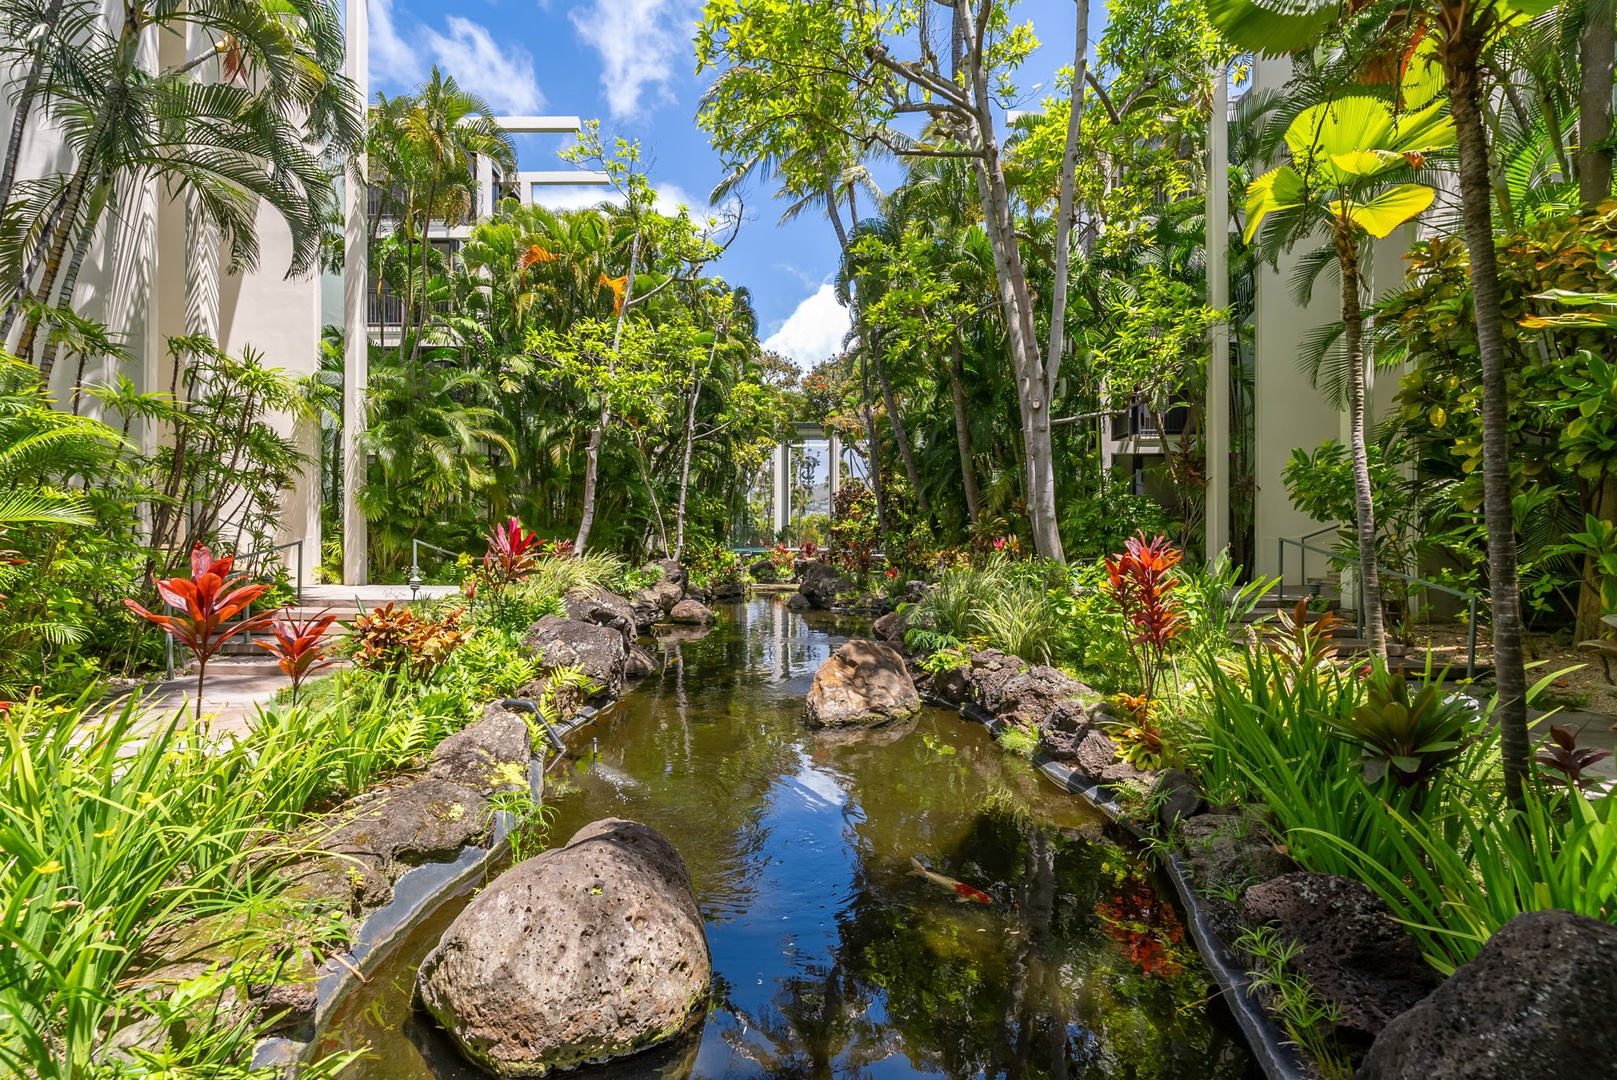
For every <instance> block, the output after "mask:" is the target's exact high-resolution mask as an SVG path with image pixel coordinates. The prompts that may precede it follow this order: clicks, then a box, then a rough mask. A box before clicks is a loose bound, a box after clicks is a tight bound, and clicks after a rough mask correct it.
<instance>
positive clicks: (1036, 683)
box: [993, 666, 1100, 730]
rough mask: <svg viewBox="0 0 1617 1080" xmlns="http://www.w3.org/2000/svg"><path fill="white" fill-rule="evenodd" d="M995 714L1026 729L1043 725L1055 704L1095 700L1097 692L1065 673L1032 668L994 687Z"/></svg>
mask: <svg viewBox="0 0 1617 1080" xmlns="http://www.w3.org/2000/svg"><path fill="white" fill-rule="evenodd" d="M995 696H996V698H997V699H998V700H997V704H995V705H994V706H993V709H994V713H995V715H997V716H999V717H1001V718H1003V719H1005V720H1007V721H1009V722H1010V723H1013V724H1019V725H1020V726H1022V727H1025V728H1029V729H1035V730H1036V729H1039V728H1042V727H1044V726H1045V721H1046V720H1047V719H1048V718H1049V716H1050V714H1052V713H1054V712H1055V711H1056V707H1057V706H1059V705H1061V704H1062V703H1063V702H1067V701H1080V702H1081V701H1084V700H1089V701H1097V700H1099V697H1100V695H1098V694H1096V693H1095V691H1093V690H1091V689H1090V688H1089V687H1087V686H1085V685H1084V684H1083V683H1081V682H1079V681H1078V680H1077V679H1074V678H1073V677H1072V676H1070V675H1068V674H1066V673H1065V672H1062V671H1058V670H1057V669H1056V668H1053V667H1045V666H1040V667H1035V668H1030V669H1028V670H1027V671H1023V672H1019V673H1017V674H1014V675H1012V676H1010V678H1008V679H1006V680H1005V681H1004V682H1002V683H1000V684H999V686H998V692H997V693H996V695H995Z"/></svg>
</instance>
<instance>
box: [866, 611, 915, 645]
mask: <svg viewBox="0 0 1617 1080" xmlns="http://www.w3.org/2000/svg"><path fill="white" fill-rule="evenodd" d="M909 628H910V621H909V620H908V619H906V618H905V617H904V616H902V615H900V614H899V613H898V612H896V611H889V612H888V613H887V614H886V615H883V616H882V617H881V618H879V619H877V620H876V622H875V625H874V626H873V627H872V628H871V629H873V630H874V631H875V633H876V638H877V639H878V640H880V641H885V642H888V643H890V644H893V645H899V646H902V645H903V644H904V633H905V631H907V630H908V629H909Z"/></svg>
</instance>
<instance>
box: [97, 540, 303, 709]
mask: <svg viewBox="0 0 1617 1080" xmlns="http://www.w3.org/2000/svg"><path fill="white" fill-rule="evenodd" d="M234 563H235V556H234V555H226V556H225V557H224V558H222V559H215V558H214V557H213V552H212V551H210V550H208V548H207V546H206V545H204V544H198V545H196V547H194V548H192V549H191V577H190V579H189V580H187V579H185V578H182V577H172V578H157V579H154V580H153V584H154V585H156V586H157V594H158V595H159V596H161V597H162V598H163V603H165V604H167V605H168V606H169V607H171V608H173V609H175V610H176V611H178V612H179V613H180V614H178V615H158V614H156V613H154V612H151V611H148V610H146V608H144V607H142V606H141V605H140V604H139V603H138V602H136V601H135V600H134V599H132V598H129V597H125V598H124V606H125V607H127V608H128V609H129V610H130V611H132V612H134V613H135V614H136V615H139V616H140V617H141V618H143V619H145V620H146V621H148V622H150V623H152V624H154V625H156V626H159V627H162V629H163V630H164V632H166V633H167V634H168V635H169V637H171V638H173V639H174V640H175V641H178V642H179V643H180V644H181V645H183V646H185V648H187V649H188V650H190V652H191V655H192V656H194V657H196V662H197V718H198V719H199V720H200V719H201V717H202V687H203V680H204V679H205V678H206V676H207V672H208V661H209V660H211V659H212V658H213V657H214V656H215V655H217V654H218V652H219V650H220V649H221V648H223V647H224V644H225V642H227V641H229V640H230V639H231V638H233V637H235V636H236V635H238V634H250V633H252V632H253V631H255V630H262V629H263V628H264V627H265V626H267V625H268V624H269V623H270V621H271V620H272V619H273V618H274V615H273V613H270V612H266V613H264V614H262V615H255V616H253V617H252V618H249V619H242V620H241V621H240V622H237V623H234V624H232V623H231V622H230V620H231V619H234V618H235V617H236V616H237V615H240V614H241V613H242V612H244V611H246V610H247V609H248V608H249V607H251V606H252V604H253V601H255V600H257V599H258V598H259V597H261V596H263V595H264V593H265V592H266V591H268V589H269V586H268V585H266V584H252V585H246V584H243V582H245V581H246V580H247V575H246V574H237V575H236V576H235V577H231V576H230V568H231V566H232V565H233V564H234Z"/></svg>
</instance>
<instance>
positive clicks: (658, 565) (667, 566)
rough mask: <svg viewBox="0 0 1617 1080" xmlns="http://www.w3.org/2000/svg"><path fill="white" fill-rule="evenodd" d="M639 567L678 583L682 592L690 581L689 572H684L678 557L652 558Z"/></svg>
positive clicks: (665, 579)
mask: <svg viewBox="0 0 1617 1080" xmlns="http://www.w3.org/2000/svg"><path fill="white" fill-rule="evenodd" d="M640 569H642V570H645V571H647V572H652V573H658V574H661V575H662V579H663V580H664V581H671V582H673V583H674V584H675V585H678V586H679V588H680V590H681V591H682V592H683V591H684V589H685V588H686V587H688V586H689V585H690V583H691V578H690V574H688V573H687V572H686V570H685V567H684V564H682V563H681V562H680V561H679V560H678V559H653V560H652V561H651V562H648V563H647V564H646V565H645V566H642V567H641V568H640Z"/></svg>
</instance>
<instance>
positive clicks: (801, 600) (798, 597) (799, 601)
mask: <svg viewBox="0 0 1617 1080" xmlns="http://www.w3.org/2000/svg"><path fill="white" fill-rule="evenodd" d="M786 606H787V607H789V608H791V609H792V610H793V611H807V610H808V609H809V608H812V607H813V606H814V605H813V604H811V603H809V598H808V597H806V596H804V595H803V594H802V593H800V592H794V593H791V594H789V595H788V596H787V597H786Z"/></svg>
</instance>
